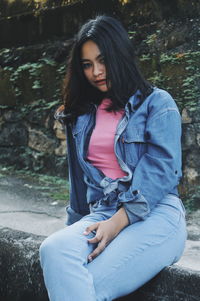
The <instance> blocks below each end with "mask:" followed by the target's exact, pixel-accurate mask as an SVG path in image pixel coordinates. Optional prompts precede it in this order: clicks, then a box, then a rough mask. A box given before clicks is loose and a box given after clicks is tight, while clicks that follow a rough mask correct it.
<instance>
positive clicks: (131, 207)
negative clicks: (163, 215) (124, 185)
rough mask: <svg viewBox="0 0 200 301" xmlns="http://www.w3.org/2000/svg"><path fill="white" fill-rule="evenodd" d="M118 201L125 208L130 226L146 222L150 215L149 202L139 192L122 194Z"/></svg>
mask: <svg viewBox="0 0 200 301" xmlns="http://www.w3.org/2000/svg"><path fill="white" fill-rule="evenodd" d="M118 201H119V203H121V204H122V206H123V207H124V209H125V211H126V214H127V216H128V219H129V223H130V224H133V223H136V222H138V221H140V220H145V219H146V217H147V215H148V214H149V213H150V208H149V204H148V202H147V200H146V199H145V197H144V196H143V195H142V194H141V193H140V192H139V191H138V190H135V191H134V192H132V193H131V192H130V190H129V191H127V192H121V193H120V194H119V197H118Z"/></svg>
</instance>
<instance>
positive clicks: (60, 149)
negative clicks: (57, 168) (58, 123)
mask: <svg viewBox="0 0 200 301" xmlns="http://www.w3.org/2000/svg"><path fill="white" fill-rule="evenodd" d="M55 154H56V155H57V156H61V157H62V156H66V154H67V148H66V141H61V142H60V146H59V147H57V148H56V149H55Z"/></svg>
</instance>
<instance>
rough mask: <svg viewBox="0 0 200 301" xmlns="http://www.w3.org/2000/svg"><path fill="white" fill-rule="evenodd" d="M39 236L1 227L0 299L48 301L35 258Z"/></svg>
mask: <svg viewBox="0 0 200 301" xmlns="http://www.w3.org/2000/svg"><path fill="white" fill-rule="evenodd" d="M42 239H43V238H42V237H39V236H34V235H30V234H28V233H23V232H17V231H12V230H9V229H6V228H3V229H0V270H1V273H0V301H25V300H30V301H33V300H35V301H36V300H38V301H48V298H47V295H46V291H45V288H44V283H43V277H42V273H41V269H40V266H39V258H38V248H39V245H40V244H41V242H42Z"/></svg>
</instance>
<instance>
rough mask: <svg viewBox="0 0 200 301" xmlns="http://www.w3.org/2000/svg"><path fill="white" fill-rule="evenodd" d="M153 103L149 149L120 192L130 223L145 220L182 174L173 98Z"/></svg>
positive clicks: (148, 134) (177, 115) (149, 119)
mask: <svg viewBox="0 0 200 301" xmlns="http://www.w3.org/2000/svg"><path fill="white" fill-rule="evenodd" d="M170 103H171V104H172V105H171V106H170V105H167V106H166V105H165V106H163V107H162V108H160V107H159V108H158V107H156V106H154V107H153V108H152V109H151V111H150V113H149V117H148V118H147V123H146V129H145V136H146V142H147V152H146V153H145V154H144V155H143V156H142V157H141V158H140V160H139V162H138V163H137V165H136V168H135V171H134V174H133V178H132V184H131V186H130V188H129V189H128V190H127V191H126V192H121V193H120V194H119V197H118V198H119V202H120V203H122V204H123V207H124V208H125V210H126V213H127V215H128V218H129V222H130V224H132V223H135V222H137V221H139V220H144V219H146V217H147V216H148V214H149V213H150V211H151V210H152V208H154V206H155V205H156V204H157V203H158V202H159V201H160V200H162V199H163V198H164V196H165V195H167V194H168V193H170V192H172V191H174V189H176V187H177V185H178V183H179V179H180V177H181V118H180V114H179V112H178V109H177V107H176V105H175V103H174V105H173V102H170Z"/></svg>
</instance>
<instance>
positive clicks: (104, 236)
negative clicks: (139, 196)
mask: <svg viewBox="0 0 200 301" xmlns="http://www.w3.org/2000/svg"><path fill="white" fill-rule="evenodd" d="M128 224H129V220H128V217H127V215H126V212H125V210H124V208H120V209H119V210H118V211H117V212H116V213H115V214H114V215H113V216H112V217H111V218H109V219H108V220H105V221H101V222H97V223H95V224H93V225H91V226H89V227H87V228H86V229H85V231H84V232H83V234H84V235H88V234H89V233H91V232H93V231H95V233H96V235H95V237H93V238H91V239H88V242H89V243H97V244H98V245H97V247H96V249H94V251H93V252H92V253H91V254H90V255H89V256H88V261H89V262H91V261H92V260H93V259H94V258H95V257H97V256H98V255H99V254H100V253H101V252H103V250H104V249H105V247H106V246H107V245H108V244H109V243H110V242H111V241H112V240H113V239H114V238H115V237H116V236H117V235H118V234H119V232H120V231H121V230H122V229H123V228H124V227H126V226H127V225H128Z"/></svg>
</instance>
